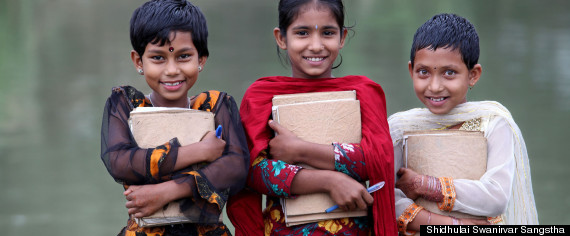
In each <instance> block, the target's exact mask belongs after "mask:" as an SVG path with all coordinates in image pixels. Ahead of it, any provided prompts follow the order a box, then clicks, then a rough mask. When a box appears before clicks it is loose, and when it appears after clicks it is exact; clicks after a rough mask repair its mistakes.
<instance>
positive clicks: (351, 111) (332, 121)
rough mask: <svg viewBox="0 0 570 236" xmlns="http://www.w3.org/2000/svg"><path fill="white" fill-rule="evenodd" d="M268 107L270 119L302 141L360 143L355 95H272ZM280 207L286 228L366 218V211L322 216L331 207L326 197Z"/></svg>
mask: <svg viewBox="0 0 570 236" xmlns="http://www.w3.org/2000/svg"><path fill="white" fill-rule="evenodd" d="M272 104H273V108H272V115H273V119H274V120H275V121H277V122H278V123H279V124H280V125H282V126H284V127H285V128H287V129H289V130H290V131H292V132H293V133H294V134H295V135H297V136H298V137H299V138H301V139H303V140H305V141H308V142H313V143H319V144H331V143H333V142H340V143H360V140H361V139H362V127H361V119H360V102H359V101H358V100H356V91H337V92H314V93H300V94H287V95H276V96H274V97H273V100H272ZM303 167H305V168H312V167H311V166H307V165H303ZM363 184H365V183H363ZM281 204H282V206H283V212H284V213H285V222H286V224H287V226H292V225H299V224H305V223H311V222H318V221H322V220H328V219H337V218H346V217H358V216H366V215H367V211H366V210H355V211H343V210H341V209H337V210H335V211H333V212H330V213H325V210H326V209H327V208H330V207H332V206H334V205H335V203H334V201H333V200H332V199H331V197H330V196H329V195H328V194H326V193H316V194H307V195H300V196H298V197H297V198H295V199H282V202H281Z"/></svg>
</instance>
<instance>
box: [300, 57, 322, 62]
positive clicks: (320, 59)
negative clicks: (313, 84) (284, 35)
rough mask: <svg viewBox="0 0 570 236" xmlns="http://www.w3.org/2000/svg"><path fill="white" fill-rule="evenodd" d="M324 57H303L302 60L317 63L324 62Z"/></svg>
mask: <svg viewBox="0 0 570 236" xmlns="http://www.w3.org/2000/svg"><path fill="white" fill-rule="evenodd" d="M325 58H326V57H303V59H305V60H308V61H312V62H319V61H322V60H324V59H325Z"/></svg>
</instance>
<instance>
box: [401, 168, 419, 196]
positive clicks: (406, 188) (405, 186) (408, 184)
mask: <svg viewBox="0 0 570 236" xmlns="http://www.w3.org/2000/svg"><path fill="white" fill-rule="evenodd" d="M397 174H398V176H399V177H400V179H398V181H396V188H399V189H400V190H402V192H404V194H406V196H407V197H408V198H410V199H412V200H416V199H417V198H418V197H421V196H422V195H421V194H422V189H421V188H422V182H423V181H422V178H423V175H420V174H418V173H416V172H414V171H413V170H411V169H408V168H400V169H399V170H398V173H397Z"/></svg>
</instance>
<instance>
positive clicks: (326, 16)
mask: <svg viewBox="0 0 570 236" xmlns="http://www.w3.org/2000/svg"><path fill="white" fill-rule="evenodd" d="M314 25H323V26H325V25H326V26H335V27H339V26H338V24H337V22H336V18H335V16H334V14H333V12H332V11H331V10H330V8H329V7H328V6H325V5H320V4H309V5H306V6H302V7H301V9H300V10H299V12H298V14H297V16H296V17H295V18H294V19H293V21H292V22H291V26H292V27H295V26H314Z"/></svg>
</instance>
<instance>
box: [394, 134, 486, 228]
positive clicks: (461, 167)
mask: <svg viewBox="0 0 570 236" xmlns="http://www.w3.org/2000/svg"><path fill="white" fill-rule="evenodd" d="M403 139H404V145H403V146H404V157H405V160H404V161H405V165H406V167H407V168H410V169H412V170H414V171H415V172H417V173H418V174H422V175H430V176H434V177H451V178H453V179H471V180H478V179H480V178H481V176H483V174H485V172H486V171H487V139H486V138H485V137H484V136H483V133H482V132H478V131H463V130H435V131H413V132H404V136H403ZM415 202H416V204H418V205H420V206H423V207H424V208H425V209H427V210H429V211H431V212H434V213H437V214H442V215H447V216H454V217H457V218H480V219H485V218H486V217H480V216H473V215H469V214H465V213H461V212H443V211H440V210H439V208H438V207H437V203H435V202H431V201H428V200H425V199H423V198H418V199H416V201H415Z"/></svg>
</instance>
